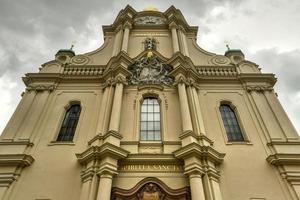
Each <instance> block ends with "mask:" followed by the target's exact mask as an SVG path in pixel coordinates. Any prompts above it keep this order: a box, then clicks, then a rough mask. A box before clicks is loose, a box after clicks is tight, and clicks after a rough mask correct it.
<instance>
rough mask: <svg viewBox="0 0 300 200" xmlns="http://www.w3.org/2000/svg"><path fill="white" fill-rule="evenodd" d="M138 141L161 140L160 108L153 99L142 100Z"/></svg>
mask: <svg viewBox="0 0 300 200" xmlns="http://www.w3.org/2000/svg"><path fill="white" fill-rule="evenodd" d="M140 126H141V128H140V140H147V141H151V140H156V141H157V140H161V132H160V106H159V103H158V100H157V99H156V98H154V97H147V98H145V99H144V101H143V103H142V106H141V124H140Z"/></svg>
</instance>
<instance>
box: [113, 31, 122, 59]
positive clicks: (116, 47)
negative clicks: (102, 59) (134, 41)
mask: <svg viewBox="0 0 300 200" xmlns="http://www.w3.org/2000/svg"><path fill="white" fill-rule="evenodd" d="M122 32H123V30H122V27H121V26H119V27H118V28H117V31H116V34H115V41H114V46H113V55H112V56H116V55H118V53H119V52H120V46H121V39H122Z"/></svg>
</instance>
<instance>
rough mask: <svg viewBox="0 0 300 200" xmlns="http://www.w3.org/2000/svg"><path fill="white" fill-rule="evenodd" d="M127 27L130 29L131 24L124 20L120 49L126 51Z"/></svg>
mask: <svg viewBox="0 0 300 200" xmlns="http://www.w3.org/2000/svg"><path fill="white" fill-rule="evenodd" d="M129 29H131V24H130V23H129V22H126V23H125V24H124V35H123V42H122V51H125V52H127V50H128V42H129Z"/></svg>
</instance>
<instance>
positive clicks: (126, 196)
mask: <svg viewBox="0 0 300 200" xmlns="http://www.w3.org/2000/svg"><path fill="white" fill-rule="evenodd" d="M111 199H112V200H190V199H191V198H190V190H189V187H184V188H180V189H175V190H174V189H171V188H169V187H168V186H167V185H166V184H165V183H163V182H162V181H161V180H159V179H157V178H145V179H143V180H142V181H140V182H139V183H138V184H136V185H135V186H134V187H133V188H131V189H129V190H124V189H121V188H116V187H113V188H112V197H111Z"/></svg>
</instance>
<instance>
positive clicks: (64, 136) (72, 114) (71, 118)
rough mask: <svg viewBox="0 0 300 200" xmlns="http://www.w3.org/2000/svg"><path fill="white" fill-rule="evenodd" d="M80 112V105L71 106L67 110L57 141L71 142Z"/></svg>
mask: <svg viewBox="0 0 300 200" xmlns="http://www.w3.org/2000/svg"><path fill="white" fill-rule="evenodd" d="M80 111H81V107H80V105H72V106H71V107H70V108H69V109H68V110H67V112H66V114H65V118H64V121H63V123H62V125H61V128H60V131H59V134H58V137H57V141H73V137H74V134H75V130H76V126H77V123H78V120H79V116H80Z"/></svg>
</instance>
